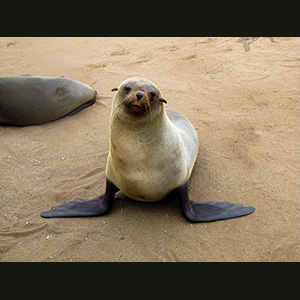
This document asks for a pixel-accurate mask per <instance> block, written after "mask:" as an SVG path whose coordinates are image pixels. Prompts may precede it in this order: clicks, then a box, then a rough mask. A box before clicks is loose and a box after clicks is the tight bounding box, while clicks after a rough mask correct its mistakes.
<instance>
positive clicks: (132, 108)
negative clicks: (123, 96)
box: [125, 102, 149, 116]
mask: <svg viewBox="0 0 300 300" xmlns="http://www.w3.org/2000/svg"><path fill="white" fill-rule="evenodd" d="M125 110H126V112H127V113H129V114H131V115H136V116H141V115H144V114H145V113H146V112H147V111H148V110H149V106H148V105H145V104H141V105H139V104H132V103H130V102H129V103H125Z"/></svg>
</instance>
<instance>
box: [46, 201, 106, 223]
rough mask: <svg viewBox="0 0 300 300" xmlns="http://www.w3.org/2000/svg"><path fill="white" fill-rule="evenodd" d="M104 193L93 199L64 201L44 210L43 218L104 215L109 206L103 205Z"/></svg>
mask: <svg viewBox="0 0 300 300" xmlns="http://www.w3.org/2000/svg"><path fill="white" fill-rule="evenodd" d="M103 198H104V195H102V196H100V197H98V198H95V199H91V200H83V199H77V200H74V201H71V202H64V204H62V205H59V206H53V207H52V209H51V210H48V211H43V212H42V213H41V216H42V217H43V218H67V217H93V216H101V215H104V214H105V213H106V211H107V208H106V207H105V206H104V205H103Z"/></svg>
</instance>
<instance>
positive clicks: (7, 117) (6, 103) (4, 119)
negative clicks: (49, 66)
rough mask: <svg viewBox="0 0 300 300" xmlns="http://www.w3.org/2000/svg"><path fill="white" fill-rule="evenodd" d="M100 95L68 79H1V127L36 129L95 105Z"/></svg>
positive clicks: (27, 77)
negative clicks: (32, 127) (42, 124)
mask: <svg viewBox="0 0 300 300" xmlns="http://www.w3.org/2000/svg"><path fill="white" fill-rule="evenodd" d="M95 99H96V91H95V90H94V89H93V88H91V87H89V86H88V85H86V84H84V83H81V82H78V81H75V80H72V79H68V78H64V77H58V78H55V77H54V78H53V77H35V76H19V77H0V123H4V124H12V125H34V124H41V123H45V122H49V121H53V120H56V119H59V118H61V117H63V116H66V115H68V114H70V115H72V114H75V113H77V112H79V111H80V110H82V109H84V108H86V107H88V106H90V105H92V104H94V102H95Z"/></svg>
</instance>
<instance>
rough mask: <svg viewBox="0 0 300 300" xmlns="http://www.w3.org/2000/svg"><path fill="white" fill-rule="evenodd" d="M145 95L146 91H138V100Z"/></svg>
mask: <svg viewBox="0 0 300 300" xmlns="http://www.w3.org/2000/svg"><path fill="white" fill-rule="evenodd" d="M143 96H144V93H142V92H137V93H136V97H137V98H138V100H141V99H142V98H143Z"/></svg>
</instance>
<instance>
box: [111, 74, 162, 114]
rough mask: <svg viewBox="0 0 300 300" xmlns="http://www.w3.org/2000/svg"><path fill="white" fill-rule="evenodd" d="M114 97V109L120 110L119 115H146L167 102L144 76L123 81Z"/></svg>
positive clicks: (154, 111)
mask: <svg viewBox="0 0 300 300" xmlns="http://www.w3.org/2000/svg"><path fill="white" fill-rule="evenodd" d="M112 90H113V91H116V90H117V91H118V93H117V94H116V97H115V99H114V104H113V109H115V110H118V109H119V110H120V112H118V116H119V117H120V115H122V114H123V116H124V115H125V117H132V118H135V117H145V116H146V115H148V114H156V113H157V112H158V111H159V110H160V109H161V103H167V101H166V100H165V99H163V98H162V96H161V92H160V90H159V89H158V88H157V87H156V86H155V85H154V84H153V83H152V82H150V81H148V80H145V79H142V78H135V77H132V78H129V79H127V80H125V81H124V82H122V83H121V85H120V86H119V88H115V89H112Z"/></svg>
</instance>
